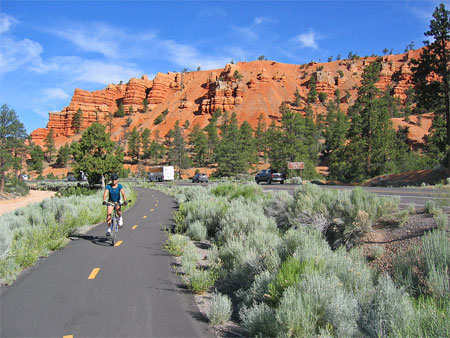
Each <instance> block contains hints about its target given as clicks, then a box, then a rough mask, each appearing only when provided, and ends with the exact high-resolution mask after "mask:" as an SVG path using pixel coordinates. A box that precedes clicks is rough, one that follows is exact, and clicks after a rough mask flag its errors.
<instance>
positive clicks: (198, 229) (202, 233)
mask: <svg viewBox="0 0 450 338" xmlns="http://www.w3.org/2000/svg"><path fill="white" fill-rule="evenodd" d="M186 235H188V236H189V237H190V238H191V239H192V240H194V241H203V240H204V239H206V235H207V230H206V227H205V226H204V225H203V224H202V223H201V222H200V221H195V222H193V223H191V224H189V226H188V228H187V231H186Z"/></svg>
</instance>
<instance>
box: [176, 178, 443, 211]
mask: <svg viewBox="0 0 450 338" xmlns="http://www.w3.org/2000/svg"><path fill="white" fill-rule="evenodd" d="M176 184H178V185H184V186H188V185H195V184H194V183H188V182H177V183H176ZM209 184H212V183H209ZM201 185H206V184H203V183H202V184H201ZM260 186H261V188H262V189H263V190H285V191H287V192H289V193H290V194H293V193H294V190H295V189H296V188H297V187H298V185H293V184H286V183H285V184H278V183H277V184H266V183H261V184H260ZM319 187H321V188H323V189H338V190H351V189H354V188H355V187H352V186H335V185H319ZM362 188H363V189H364V190H366V191H369V192H371V193H374V194H377V195H378V196H388V197H389V196H398V197H400V205H399V206H400V208H406V207H407V206H408V205H410V204H414V206H415V207H416V208H423V207H424V206H425V203H426V202H427V201H428V200H433V201H435V202H436V203H437V204H438V205H440V206H442V207H444V208H446V209H447V210H450V192H449V191H448V190H446V192H439V191H438V190H435V189H430V188H383V187H362Z"/></svg>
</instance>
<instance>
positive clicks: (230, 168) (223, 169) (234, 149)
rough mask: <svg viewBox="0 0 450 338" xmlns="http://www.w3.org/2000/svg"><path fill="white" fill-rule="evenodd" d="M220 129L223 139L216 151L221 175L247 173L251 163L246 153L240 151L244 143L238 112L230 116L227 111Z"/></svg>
mask: <svg viewBox="0 0 450 338" xmlns="http://www.w3.org/2000/svg"><path fill="white" fill-rule="evenodd" d="M220 131H221V139H220V142H219V144H218V146H217V152H216V161H217V164H218V167H219V170H218V172H219V175H221V176H235V175H236V174H240V173H245V172H246V171H247V169H248V167H249V163H246V161H245V156H246V155H245V154H244V153H243V152H242V151H240V150H242V145H241V141H240V133H239V126H238V122H237V117H236V113H234V112H233V113H232V115H231V117H230V116H229V114H228V112H226V111H225V113H224V115H223V121H222V125H221V126H220Z"/></svg>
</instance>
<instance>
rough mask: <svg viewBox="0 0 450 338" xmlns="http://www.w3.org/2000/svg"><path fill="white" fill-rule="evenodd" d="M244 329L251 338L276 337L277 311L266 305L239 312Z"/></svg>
mask: <svg viewBox="0 0 450 338" xmlns="http://www.w3.org/2000/svg"><path fill="white" fill-rule="evenodd" d="M239 317H240V318H241V322H242V328H243V329H244V330H245V331H246V332H247V334H248V336H250V337H257V336H258V337H276V336H277V333H278V327H277V321H276V319H275V311H274V310H273V309H271V308H270V307H269V306H268V305H266V304H265V303H259V304H255V305H253V306H252V307H245V306H244V307H243V308H242V309H241V310H240V311H239Z"/></svg>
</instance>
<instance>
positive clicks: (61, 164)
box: [56, 143, 71, 168]
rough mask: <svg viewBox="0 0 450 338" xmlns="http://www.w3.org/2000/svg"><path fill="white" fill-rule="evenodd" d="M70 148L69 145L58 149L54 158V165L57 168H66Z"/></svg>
mask: <svg viewBox="0 0 450 338" xmlns="http://www.w3.org/2000/svg"><path fill="white" fill-rule="evenodd" d="M70 152H71V149H70V146H69V144H68V143H67V144H65V145H63V146H62V147H60V148H59V149H58V155H57V156H56V165H57V166H58V168H65V167H66V166H67V162H69V158H70Z"/></svg>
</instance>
